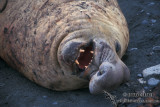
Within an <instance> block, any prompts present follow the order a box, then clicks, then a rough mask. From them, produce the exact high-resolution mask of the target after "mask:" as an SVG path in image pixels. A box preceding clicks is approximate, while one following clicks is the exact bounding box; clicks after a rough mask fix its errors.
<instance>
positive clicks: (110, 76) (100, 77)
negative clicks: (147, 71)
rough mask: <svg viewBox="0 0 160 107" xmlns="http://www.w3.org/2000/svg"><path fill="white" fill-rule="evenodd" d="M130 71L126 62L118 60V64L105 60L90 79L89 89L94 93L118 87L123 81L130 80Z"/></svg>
mask: <svg viewBox="0 0 160 107" xmlns="http://www.w3.org/2000/svg"><path fill="white" fill-rule="evenodd" d="M129 76H130V71H129V69H128V68H127V66H126V65H124V63H122V62H121V61H118V62H117V63H116V64H112V63H110V62H103V63H102V64H101V65H100V67H99V70H98V71H97V73H96V74H95V75H93V77H92V78H91V80H90V83H89V89H90V92H91V93H92V94H98V93H102V92H103V91H104V90H107V91H110V90H113V89H115V88H117V87H118V86H119V85H120V84H122V83H123V82H126V81H128V80H129Z"/></svg>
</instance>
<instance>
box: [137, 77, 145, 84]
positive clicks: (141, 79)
mask: <svg viewBox="0 0 160 107" xmlns="http://www.w3.org/2000/svg"><path fill="white" fill-rule="evenodd" d="M138 81H139V83H141V84H145V83H146V81H144V80H143V78H140V79H138Z"/></svg>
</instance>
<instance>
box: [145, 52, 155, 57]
mask: <svg viewBox="0 0 160 107" xmlns="http://www.w3.org/2000/svg"><path fill="white" fill-rule="evenodd" d="M153 54H154V52H150V53H147V54H146V55H147V56H152V55H153Z"/></svg>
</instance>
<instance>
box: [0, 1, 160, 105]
mask: <svg viewBox="0 0 160 107" xmlns="http://www.w3.org/2000/svg"><path fill="white" fill-rule="evenodd" d="M118 2H119V5H120V7H121V9H122V11H123V13H124V15H125V17H126V19H127V22H128V27H129V30H130V43H129V47H128V50H127V52H126V54H125V56H124V57H123V61H124V62H125V63H126V65H127V66H128V67H129V69H130V71H131V79H130V81H129V82H128V83H126V84H123V85H122V86H121V87H119V88H118V89H116V90H114V91H112V92H111V94H112V95H114V96H116V98H115V99H124V98H129V97H128V96H127V95H129V94H128V93H137V92H141V93H142V92H148V93H152V90H153V89H154V87H156V86H154V87H153V86H149V85H148V84H140V83H139V82H138V79H144V80H145V78H143V76H142V75H141V73H142V71H143V70H144V69H146V68H148V67H151V66H154V65H157V64H160V49H159V48H156V49H155V46H160V1H159V0H118ZM155 77H156V78H160V76H157V75H156V76H155ZM152 80H153V79H152ZM122 93H123V94H122ZM124 93H127V94H124ZM105 96H106V95H105V94H102V95H91V94H90V93H89V90H88V89H80V90H75V91H67V92H56V91H52V90H49V89H46V88H43V87H41V86H39V85H36V84H35V83H33V82H31V81H29V80H28V79H26V78H25V77H24V76H22V75H21V74H20V73H18V72H17V71H16V70H14V69H12V68H11V67H9V66H8V65H7V64H6V63H5V62H4V61H3V60H2V59H0V107H44V106H45V107H72V106H73V107H81V106H82V107H84V106H85V107H86V106H88V107H97V106H98V107H113V104H112V103H111V101H110V100H109V99H107V98H105ZM137 98H139V99H140V98H141V97H137ZM132 99H136V97H135V98H132ZM141 99H143V98H141ZM138 105H143V104H142V103H134V102H132V103H120V104H119V105H118V106H119V107H136V106H138ZM156 106H158V104H157V105H156Z"/></svg>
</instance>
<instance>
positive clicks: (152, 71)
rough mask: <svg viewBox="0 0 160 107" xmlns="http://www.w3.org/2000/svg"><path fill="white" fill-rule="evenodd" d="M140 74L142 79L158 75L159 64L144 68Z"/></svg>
mask: <svg viewBox="0 0 160 107" xmlns="http://www.w3.org/2000/svg"><path fill="white" fill-rule="evenodd" d="M142 74H143V77H147V76H149V75H153V74H160V64H158V65H155V66H152V67H149V68H146V69H145V70H143V72H142Z"/></svg>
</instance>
